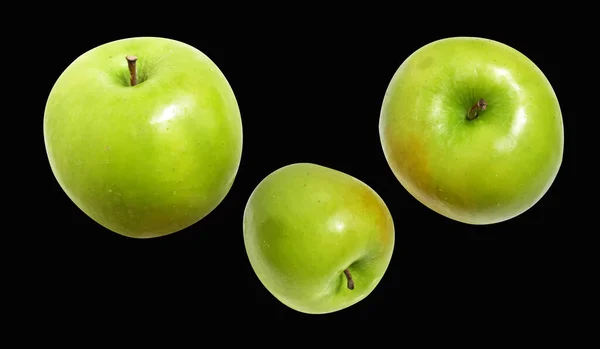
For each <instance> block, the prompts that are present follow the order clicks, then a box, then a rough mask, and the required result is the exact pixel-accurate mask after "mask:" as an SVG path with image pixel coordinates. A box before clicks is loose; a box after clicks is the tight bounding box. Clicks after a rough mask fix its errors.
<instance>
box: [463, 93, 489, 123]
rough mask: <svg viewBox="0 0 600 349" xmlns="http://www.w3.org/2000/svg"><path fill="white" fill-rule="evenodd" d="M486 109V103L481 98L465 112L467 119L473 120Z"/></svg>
mask: <svg viewBox="0 0 600 349" xmlns="http://www.w3.org/2000/svg"><path fill="white" fill-rule="evenodd" d="M486 108H487V102H486V101H485V99H483V98H481V99H480V100H478V101H477V103H475V104H474V105H473V106H472V107H471V108H469V110H468V111H467V119H469V120H475V119H477V117H478V116H479V112H480V111H483V110H485V109H486Z"/></svg>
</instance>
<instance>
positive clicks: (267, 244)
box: [243, 163, 394, 314]
mask: <svg viewBox="0 0 600 349" xmlns="http://www.w3.org/2000/svg"><path fill="white" fill-rule="evenodd" d="M243 233H244V243H245V247H246V252H247V255H248V258H249V260H250V264H251V266H252V268H253V269H254V271H255V273H256V275H257V276H258V279H259V280H260V281H261V282H262V284H263V285H264V286H265V287H266V289H267V290H268V291H269V292H270V293H271V294H272V295H273V296H274V297H275V298H277V299H278V300H279V301H280V302H281V303H283V304H285V305H286V306H288V307H289V308H291V309H294V310H296V311H299V312H302V313H306V314H325V313H331V312H335V311H339V310H342V309H344V308H347V307H349V306H351V305H353V304H356V303H357V302H359V301H361V300H362V299H364V298H365V297H367V296H368V295H369V294H370V293H371V292H372V291H373V290H374V289H375V287H376V286H377V285H378V283H379V282H380V280H381V279H382V277H383V275H384V273H385V271H386V270H387V267H388V266H389V264H390V261H391V258H392V251H393V248H394V223H393V220H392V216H391V214H390V212H389V210H388V208H387V206H386V204H385V203H384V202H383V200H382V199H381V197H380V196H379V195H378V194H377V193H376V192H375V191H374V190H373V189H371V188H370V187H369V186H367V185H366V184H364V183H363V182H361V181H360V180H358V179H356V178H354V177H352V176H350V175H348V174H345V173H343V172H340V171H337V170H334V169H331V168H328V167H324V166H321V165H316V164H311V163H296V164H291V165H288V166H284V167H282V168H280V169H278V170H276V171H274V172H273V173H271V174H270V175H268V176H267V177H266V178H264V179H263V180H262V181H261V182H260V183H259V184H258V186H257V187H256V188H255V189H254V191H253V192H252V194H251V196H250V198H249V199H248V202H247V205H246V208H245V211H244V221H243ZM345 269H348V270H349V272H350V275H351V277H352V280H353V281H354V289H352V290H351V289H349V287H348V279H347V277H346V276H345V273H344V270H345Z"/></svg>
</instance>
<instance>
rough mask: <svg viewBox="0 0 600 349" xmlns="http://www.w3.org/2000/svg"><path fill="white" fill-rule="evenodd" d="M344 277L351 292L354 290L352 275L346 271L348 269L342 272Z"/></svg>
mask: <svg viewBox="0 0 600 349" xmlns="http://www.w3.org/2000/svg"><path fill="white" fill-rule="evenodd" d="M344 275H346V279H348V289H349V290H353V289H354V280H352V275H351V274H350V270H348V269H346V270H344Z"/></svg>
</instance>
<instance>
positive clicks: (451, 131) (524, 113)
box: [379, 37, 564, 225]
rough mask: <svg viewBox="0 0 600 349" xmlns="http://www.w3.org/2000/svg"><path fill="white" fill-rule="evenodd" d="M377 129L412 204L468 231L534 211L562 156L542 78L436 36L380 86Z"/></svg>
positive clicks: (474, 45)
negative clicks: (470, 226)
mask: <svg viewBox="0 0 600 349" xmlns="http://www.w3.org/2000/svg"><path fill="white" fill-rule="evenodd" d="M379 132H380V139H381V144H382V147H383V152H384V154H385V157H386V159H387V162H388V164H389V166H390V168H391V170H392V171H393V173H394V174H395V176H396V177H397V179H398V180H399V182H400V183H401V184H402V186H403V187H404V188H405V189H406V190H407V191H408V192H409V193H410V194H411V195H412V196H413V197H414V198H416V199H417V200H418V201H420V202H421V203H422V204H424V205H425V206H427V207H429V208H430V209H431V210H433V211H435V212H437V213H439V214H441V215H443V216H445V217H448V218H450V219H453V220H455V221H459V222H463V223H467V224H474V225H483V224H493V223H498V222H502V221H506V220H509V219H511V218H514V217H516V216H518V215H520V214H522V213H523V212H525V211H526V210H528V209H529V208H531V207H532V206H533V205H535V204H536V203H537V202H538V201H539V200H540V199H541V198H542V197H543V195H544V194H545V193H546V192H547V190H548V189H549V187H550V186H551V185H552V183H553V181H554V179H555V178H556V175H557V173H558V171H559V168H560V165H561V162H562V156H563V142H564V138H563V137H564V135H563V123H562V114H561V110H560V106H559V103H558V100H557V97H556V95H555V93H554V91H553V89H552V86H551V85H550V83H549V81H548V80H547V78H546V77H545V76H544V74H543V73H542V71H540V69H539V68H538V67H537V66H536V65H535V64H534V63H533V62H532V61H531V60H529V59H528V58H527V57H526V56H524V55H523V54H522V53H520V52H518V51H517V50H515V49H513V48H511V47H509V46H507V45H505V44H503V43H500V42H497V41H493V40H489V39H484V38H476V37H454V38H446V39H442V40H438V41H434V42H432V43H429V44H427V45H425V46H423V47H421V48H420V49H418V50H417V51H415V52H414V53H413V54H412V55H410V56H409V57H408V58H407V59H406V60H405V61H404V62H403V63H402V65H401V66H400V67H399V68H398V70H397V71H396V72H395V74H394V76H393V77H392V79H391V82H390V83H389V86H388V88H387V91H386V94H385V97H384V100H383V104H382V109H381V115H380V123H379Z"/></svg>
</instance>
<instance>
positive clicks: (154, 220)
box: [43, 37, 242, 238]
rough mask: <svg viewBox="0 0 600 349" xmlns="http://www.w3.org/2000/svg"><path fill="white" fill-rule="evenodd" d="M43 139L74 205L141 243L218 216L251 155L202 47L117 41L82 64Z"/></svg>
mask: <svg viewBox="0 0 600 349" xmlns="http://www.w3.org/2000/svg"><path fill="white" fill-rule="evenodd" d="M43 132H44V140H45V146H46V151H47V155H48V159H49V162H50V166H51V169H52V171H53V173H54V176H55V177H56V180H57V181H58V183H59V184H60V186H61V187H62V189H63V190H64V191H65V193H66V194H67V195H68V197H69V198H70V199H71V200H72V201H73V202H74V203H75V204H76V205H77V206H78V207H79V208H80V209H81V210H82V211H83V212H84V213H85V214H87V215H88V216H89V217H91V218H92V219H93V220H94V221H96V222H97V223H99V224H101V225H102V226H104V227H105V228H107V229H109V230H111V231H113V232H115V233H118V234H121V235H124V236H128V237H132V238H153V237H159V236H164V235H167V234H171V233H174V232H176V231H180V230H182V229H183V228H186V227H188V226H190V225H192V224H194V223H196V222H198V221H199V220H200V219H202V218H203V217H205V216H206V215H207V214H209V213H210V212H211V211H212V210H213V209H215V208H216V207H217V206H218V205H219V203H220V202H221V201H222V200H223V199H224V198H225V196H226V194H227V193H228V191H229V190H230V188H231V186H232V184H233V181H234V179H235V177H236V174H237V170H238V167H239V163H240V160H241V152H242V123H241V116H240V111H239V108H238V104H237V101H236V98H235V95H234V93H233V90H232V88H231V86H230V85H229V83H228V81H227V79H226V78H225V76H224V75H223V73H222V72H221V71H220V69H219V68H218V67H217V66H216V65H215V63H214V62H213V61H211V60H210V59H209V58H208V57H207V56H206V55H205V54H203V53H202V52H200V51H199V50H197V49H196V48H194V47H192V46H190V45H187V44H185V43H182V42H179V41H176V40H171V39H166V38H156V37H138V38H129V39H123V40H117V41H113V42H110V43H106V44H104V45H101V46H98V47H96V48H94V49H92V50H90V51H88V52H86V53H84V54H83V55H81V56H80V57H78V58H77V59H76V60H75V61H74V62H72V63H71V64H70V65H69V66H68V67H67V68H66V70H65V71H64V72H63V73H62V74H61V75H60V77H59V78H58V80H57V81H56V83H55V85H54V86H53V88H52V90H51V92H50V95H49V97H48V101H47V104H46V109H45V114H44V125H43Z"/></svg>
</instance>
